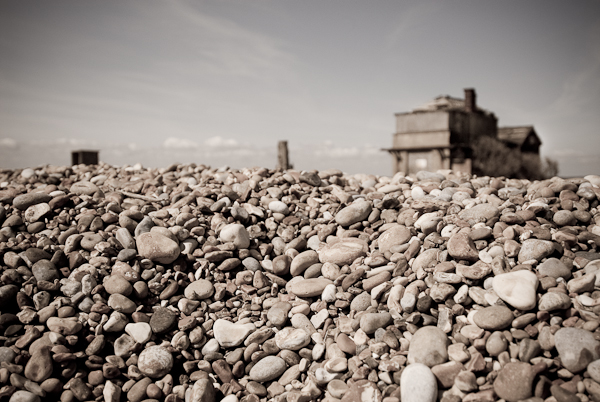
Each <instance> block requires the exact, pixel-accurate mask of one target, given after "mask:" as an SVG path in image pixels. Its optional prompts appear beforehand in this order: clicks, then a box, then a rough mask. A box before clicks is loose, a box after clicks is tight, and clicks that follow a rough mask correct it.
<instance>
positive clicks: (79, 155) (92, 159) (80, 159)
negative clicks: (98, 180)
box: [71, 149, 98, 165]
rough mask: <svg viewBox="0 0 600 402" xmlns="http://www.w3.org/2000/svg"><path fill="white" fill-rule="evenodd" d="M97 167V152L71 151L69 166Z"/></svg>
mask: <svg viewBox="0 0 600 402" xmlns="http://www.w3.org/2000/svg"><path fill="white" fill-rule="evenodd" d="M82 163H83V164H84V165H97V164H98V151H94V150H84V149H81V150H78V151H71V164H72V165H79V164H82Z"/></svg>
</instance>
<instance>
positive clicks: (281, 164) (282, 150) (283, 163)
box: [277, 141, 291, 170]
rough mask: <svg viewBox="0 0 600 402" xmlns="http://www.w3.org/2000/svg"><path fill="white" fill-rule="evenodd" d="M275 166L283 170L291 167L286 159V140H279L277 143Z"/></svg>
mask: <svg viewBox="0 0 600 402" xmlns="http://www.w3.org/2000/svg"><path fill="white" fill-rule="evenodd" d="M277 168H278V169H283V170H287V169H290V168H291V166H290V162H289V159H288V147H287V141H279V143H278V144H277Z"/></svg>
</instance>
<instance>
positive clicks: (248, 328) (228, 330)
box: [213, 319, 256, 348]
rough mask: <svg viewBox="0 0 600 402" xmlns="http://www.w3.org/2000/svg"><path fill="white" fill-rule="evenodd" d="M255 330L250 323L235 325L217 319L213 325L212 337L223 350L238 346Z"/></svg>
mask: <svg viewBox="0 0 600 402" xmlns="http://www.w3.org/2000/svg"><path fill="white" fill-rule="evenodd" d="M255 329H256V326H255V325H254V324H252V323H246V324H237V323H233V322H231V321H227V320H223V319H218V320H217V321H215V323H214V325H213V332H214V337H215V339H216V340H217V342H219V345H221V346H222V347H224V348H233V347H236V346H238V345H240V344H241V343H242V342H244V339H246V337H248V335H250V333H252V332H254V330H255Z"/></svg>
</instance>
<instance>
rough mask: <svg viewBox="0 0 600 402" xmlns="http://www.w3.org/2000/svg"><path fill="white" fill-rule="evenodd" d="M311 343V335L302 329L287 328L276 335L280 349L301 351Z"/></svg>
mask: <svg viewBox="0 0 600 402" xmlns="http://www.w3.org/2000/svg"><path fill="white" fill-rule="evenodd" d="M309 343H310V334H309V333H308V332H306V331H305V330H303V329H301V328H293V327H287V328H283V329H282V330H281V331H279V332H277V333H276V334H275V344H277V346H278V347H279V349H286V350H300V349H302V348H303V347H305V346H306V345H308V344H309Z"/></svg>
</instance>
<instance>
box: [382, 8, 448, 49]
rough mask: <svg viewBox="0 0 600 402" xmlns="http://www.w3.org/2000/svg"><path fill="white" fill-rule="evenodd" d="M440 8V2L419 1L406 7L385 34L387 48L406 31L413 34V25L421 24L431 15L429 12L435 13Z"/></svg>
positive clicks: (393, 44)
mask: <svg viewBox="0 0 600 402" xmlns="http://www.w3.org/2000/svg"><path fill="white" fill-rule="evenodd" d="M441 8H442V6H441V5H440V4H437V3H430V2H428V3H425V2H419V3H417V4H416V5H415V6H413V7H410V8H408V9H407V10H406V12H403V13H402V14H401V15H400V18H398V20H397V22H396V25H395V27H394V28H393V29H392V30H391V32H390V33H389V34H388V35H387V38H386V39H387V48H388V49H389V48H392V47H394V46H395V45H396V44H397V43H398V42H399V41H400V40H401V39H402V38H403V36H404V35H405V34H406V33H408V32H410V33H413V34H414V29H415V27H418V26H419V25H421V24H422V23H423V21H425V20H427V19H428V18H430V17H431V14H434V13H437V12H438V11H439V10H440V9H441Z"/></svg>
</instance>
